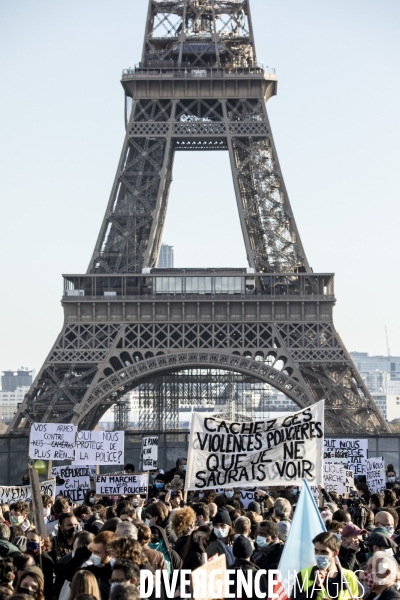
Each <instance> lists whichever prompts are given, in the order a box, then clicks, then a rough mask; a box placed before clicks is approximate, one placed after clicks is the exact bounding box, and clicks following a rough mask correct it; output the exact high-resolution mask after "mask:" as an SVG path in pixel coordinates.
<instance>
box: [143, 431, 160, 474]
mask: <svg viewBox="0 0 400 600" xmlns="http://www.w3.org/2000/svg"><path fill="white" fill-rule="evenodd" d="M140 460H141V463H142V466H141V469H142V470H143V471H153V470H154V469H157V462H158V437H157V436H153V437H144V438H143V439H142V452H141V455H140Z"/></svg>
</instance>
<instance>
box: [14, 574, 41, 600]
mask: <svg viewBox="0 0 400 600" xmlns="http://www.w3.org/2000/svg"><path fill="white" fill-rule="evenodd" d="M15 591H16V592H19V593H22V594H27V596H30V597H31V598H34V600H44V577H43V572H42V570H41V569H40V568H39V567H29V568H28V569H26V570H25V571H23V573H21V575H20V577H19V579H18V581H17V585H16V587H15Z"/></svg>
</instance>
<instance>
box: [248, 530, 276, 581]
mask: <svg viewBox="0 0 400 600" xmlns="http://www.w3.org/2000/svg"><path fill="white" fill-rule="evenodd" d="M283 548H284V545H283V542H281V540H280V539H279V529H278V525H277V524H276V523H274V521H261V523H259V524H258V527H257V530H256V542H255V550H254V554H253V556H252V557H251V561H252V562H253V563H254V564H255V565H257V567H259V568H260V569H265V570H266V572H267V575H266V576H267V578H268V569H277V568H278V565H279V561H280V559H281V555H282V552H283Z"/></svg>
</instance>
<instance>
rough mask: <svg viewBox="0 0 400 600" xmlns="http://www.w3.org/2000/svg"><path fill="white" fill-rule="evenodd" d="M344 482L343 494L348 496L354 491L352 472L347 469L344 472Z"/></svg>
mask: <svg viewBox="0 0 400 600" xmlns="http://www.w3.org/2000/svg"><path fill="white" fill-rule="evenodd" d="M344 475H345V481H344V493H345V494H350V492H352V491H353V490H354V471H350V470H349V469H345V470H344Z"/></svg>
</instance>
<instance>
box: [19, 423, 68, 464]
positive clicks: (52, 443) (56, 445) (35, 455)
mask: <svg viewBox="0 0 400 600" xmlns="http://www.w3.org/2000/svg"><path fill="white" fill-rule="evenodd" d="M76 430H77V427H76V425H69V424H67V423H33V424H32V426H31V432H30V436H29V458H32V459H33V460H39V459H41V460H74V459H75V438H76Z"/></svg>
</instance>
